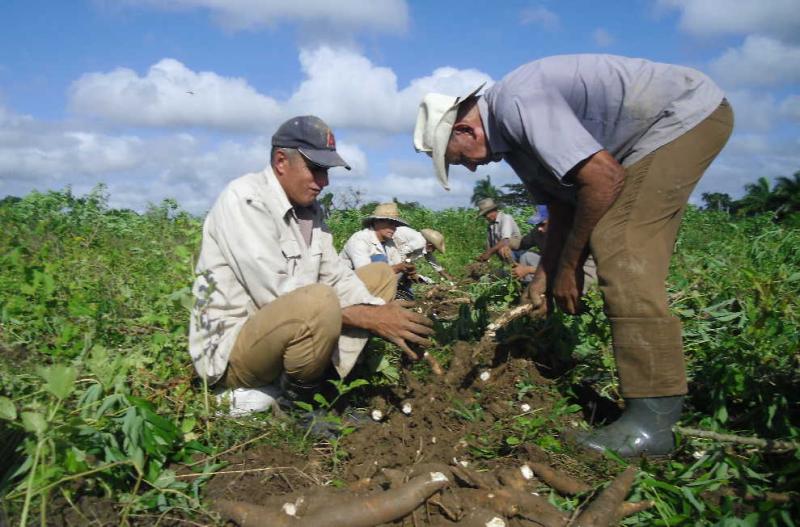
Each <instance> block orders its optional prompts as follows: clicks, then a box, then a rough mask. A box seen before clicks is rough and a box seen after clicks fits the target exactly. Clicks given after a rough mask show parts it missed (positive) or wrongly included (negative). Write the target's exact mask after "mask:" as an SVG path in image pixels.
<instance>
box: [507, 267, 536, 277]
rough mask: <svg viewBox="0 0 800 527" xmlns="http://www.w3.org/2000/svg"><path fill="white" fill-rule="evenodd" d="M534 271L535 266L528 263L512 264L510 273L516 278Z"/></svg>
mask: <svg viewBox="0 0 800 527" xmlns="http://www.w3.org/2000/svg"><path fill="white" fill-rule="evenodd" d="M535 272H536V268H535V267H532V266H530V265H522V264H513V265H512V267H511V274H513V275H514V277H515V278H517V279H518V280H522V279H524V278H525V277H526V276H528V275H529V274H533V273H535Z"/></svg>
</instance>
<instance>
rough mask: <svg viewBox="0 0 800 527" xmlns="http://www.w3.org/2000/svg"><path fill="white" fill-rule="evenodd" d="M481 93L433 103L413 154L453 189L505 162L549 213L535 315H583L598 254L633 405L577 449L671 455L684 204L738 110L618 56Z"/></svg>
mask: <svg viewBox="0 0 800 527" xmlns="http://www.w3.org/2000/svg"><path fill="white" fill-rule="evenodd" d="M481 88H482V86H479V87H477V88H476V89H474V90H472V91H470V92H469V93H467V94H466V95H465V96H464V97H452V96H446V95H441V94H428V95H426V96H425V97H424V98H423V100H422V103H421V104H420V107H419V113H418V117H417V125H416V128H415V130H414V146H415V148H416V149H417V151H419V152H425V153H427V154H428V155H430V156H431V157H432V159H433V166H434V171H435V173H436V176H437V177H438V179H439V181H440V182H441V184H442V185H443V186H444V187H445V188H448V167H449V166H450V165H462V166H465V167H466V168H467V169H468V170H470V171H473V172H474V171H475V170H476V169H477V167H478V166H480V165H483V164H486V163H489V162H491V161H500V160H505V161H506V162H507V163H508V164H509V165H510V166H511V168H512V169H513V170H514V171H515V172H516V173H517V175H518V176H519V177H520V179H521V180H522V182H523V183H524V184H525V187H526V188H527V190H528V191H529V192H530V193H531V194H532V195H533V197H534V199H535V201H536V202H537V203H541V204H547V205H548V207H549V211H550V221H549V225H548V236H547V243H546V246H545V248H544V252H543V254H542V261H541V264H540V265H539V266H538V268H537V271H536V273H535V275H534V278H533V280H531V283H530V285H529V286H528V287H527V290H526V295H525V296H526V298H527V300H528V301H529V302H530V303H532V304H533V306H534V313H535V314H536V315H546V314H547V313H548V312H549V311H550V309H551V303H552V302H553V301H554V302H555V304H557V305H558V306H559V307H560V308H561V309H562V310H563V311H565V312H567V313H575V312H577V309H578V306H579V301H578V299H579V296H580V294H581V290H582V284H581V280H582V277H583V272H582V267H583V262H584V261H585V259H586V257H587V256H588V254H589V252H590V251H591V253H592V254H593V255H594V257H595V261H596V262H597V272H598V275H599V280H600V288H601V290H602V292H603V295H604V301H605V311H606V313H607V315H608V317H609V320H610V323H611V331H612V335H613V347H614V353H615V357H616V362H617V371H618V373H619V379H620V390H621V393H622V395H623V397H624V398H625V404H626V407H625V411H624V413H623V415H622V417H621V418H620V419H619V420H617V421H616V422H614V423H612V424H611V425H609V426H606V427H603V428H599V429H597V430H595V431H594V432H592V433H591V434H588V435H584V436H583V437H581V439H580V443H581V444H582V445H583V446H585V447H587V448H591V449H594V450H598V451H603V450H605V449H610V450H614V451H616V452H618V453H619V454H621V455H623V456H626V457H635V456H638V455H641V454H653V455H659V454H666V453H669V452H670V451H672V449H673V448H674V438H673V435H672V427H673V425H674V424H675V423H676V422H677V421H678V419H679V418H680V415H681V410H682V406H683V397H684V394H686V392H687V382H686V372H685V366H684V360H683V346H682V342H681V323H680V321H679V320H678V319H677V318H676V317H675V316H674V315H673V314H672V313H671V312H670V310H669V306H668V303H667V295H666V288H665V281H666V278H667V271H668V269H669V261H670V257H671V254H672V251H673V247H674V243H675V239H676V235H677V232H678V228H679V226H680V221H681V217H682V215H683V212H684V210H685V208H686V204H687V201H688V199H689V196H690V194H691V192H692V190H693V189H694V187H695V185H696V184H697V182H698V180H699V179H700V177H701V176H702V175H703V173H704V172H705V170H706V169H707V168H708V166H709V164H710V163H711V162H712V160H713V159H714V158H715V157H716V155H717V154H718V153H719V152H720V150H721V149H722V147H723V146H724V145H725V143H726V142H727V139H728V137H729V136H730V133H731V130H732V127H733V113H732V110H731V108H730V105H729V104H728V102H727V101H726V100H725V98H724V94H723V92H722V90H720V89H719V87H717V85H716V84H714V82H713V81H711V80H710V79H709V78H708V77H707V76H705V75H704V74H702V73H700V72H699V71H696V70H693V69H690V68H686V67H682V66H675V65H670V64H661V63H656V62H650V61H647V60H643V59H633V58H627V57H618V56H613V55H588V54H587V55H562V56H556V57H547V58H543V59H540V60H537V61H534V62H531V63H529V64H525V65H523V66H521V67H519V68H517V69H516V70H514V71H513V72H511V73H510V74H508V75H507V76H506V77H505V78H503V79H502V80H501V81H499V82H497V83H495V84H494V85H493V86H491V87H489V88H488V89H487V90H486V91H485V93H483V94H482V95H478V92H479V90H480V89H481Z"/></svg>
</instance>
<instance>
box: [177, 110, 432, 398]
mask: <svg viewBox="0 0 800 527" xmlns="http://www.w3.org/2000/svg"><path fill="white" fill-rule="evenodd" d="M337 166H341V167H345V168H348V169H349V168H350V167H349V166H348V165H347V163H345V161H344V160H343V159H342V158H341V157H340V156H339V154H338V153H337V152H336V142H335V139H334V135H333V132H332V131H331V129H330V128H329V127H328V126H327V125H326V124H325V123H324V122H323V121H322V120H320V119H319V118H317V117H313V116H301V117H294V118H292V119H289V120H288V121H287V122H285V123H284V124H282V125H281V126H280V128H279V129H278V130H277V131H276V132H275V135H273V136H272V151H271V155H270V164H269V166H267V167H266V168H265V169H264V170H262V171H260V172H254V173H250V174H246V175H244V176H242V177H240V178H238V179H236V180H234V181H232V182H231V183H230V184H229V185H228V186H227V187H226V188H225V190H224V191H223V192H222V194H221V195H220V196H219V198H218V199H217V201H216V203H215V204H214V206H213V207H212V209H211V211H210V212H209V214H208V217H207V218H206V220H205V224H204V226H203V242H202V248H201V251H200V257H199V260H198V263H197V278H196V280H195V284H194V294H195V296H196V298H197V301H196V305H195V307H194V310H193V313H192V320H191V326H190V336H189V339H190V340H189V345H190V353H191V356H192V361H193V363H194V366H195V369H196V370H197V373H198V375H200V377H201V378H203V379H204V380H205V381H206V382H208V384H209V385H213V386H215V387H218V388H222V389H229V390H231V391H232V396H233V397H232V408H231V410H232V412H234V413H243V412H246V411H254V410H263V409H265V408H267V407H269V406H271V404H272V403H273V402H274V400H273V398H272V395H273V394H274V391H270V389H269V388H270V386H272V387H275V385H278V386H279V387H280V389H281V390H282V392H283V395H284V396H286V397H287V398H288V399H290V400H291V399H304V400H306V399H311V398H312V397H313V395H314V393H315V392H316V391H317V387H318V384H319V382H320V380H321V378H322V377H323V374H324V373H325V370H326V369H327V368H328V365H329V364H330V363H331V361H332V362H333V365H334V366H335V368H336V370H337V372H338V373H339V375H340V376H342V377H344V376H346V375H347V374H348V373H349V372H350V370H351V369H352V367H353V365H354V363H355V361H356V358H357V357H358V355H359V353H360V352H361V350H362V348H363V346H364V344H365V343H366V338H367V336H368V335H369V333H373V334H376V335H378V336H381V337H383V338H385V339H387V340H389V341H391V342H393V343H395V344H396V345H397V346H399V347H400V348H402V349H403V350H404V351H405V352H406V353H407V354H409V355H410V356H412V357H413V356H415V354H414V353H413V352H412V351H411V349H410V348H409V346H408V344H409V343H414V344H419V345H423V346H424V345H426V344H427V339H426V338H425V337H426V336H427V335H429V334H430V333H431V329H430V325H431V322H430V321H429V320H428V319H427V318H425V317H423V316H421V315H418V314H416V313H413V312H412V311H409V310H406V309H404V308H403V307H401V305H399V304H398V303H395V302H392V299H393V298H394V295H395V289H396V287H397V285H396V284H397V281H396V279H395V276H394V273H393V272H392V269H391V268H390V267H389V266H388V265H387V264H385V263H376V264H373V265H370V266H366V267H364V268H363V269H362V270H359V272H358V273H355V272H353V270H351V269H349V268H348V267H347V266H346V265H344V264H343V262H342V261H341V260H340V259H339V256H338V255H337V254H336V251H335V249H334V246H333V241H332V236H331V234H330V233H329V232H328V229H327V226H326V225H325V224H324V223H323V221H322V212H321V210H320V207H319V204H318V203H317V201H316V198H317V196H318V195H319V193H320V191H321V190H322V189H323V188H324V187H325V186H327V185H328V169H329V168H331V167H337ZM276 381H279V382H276Z"/></svg>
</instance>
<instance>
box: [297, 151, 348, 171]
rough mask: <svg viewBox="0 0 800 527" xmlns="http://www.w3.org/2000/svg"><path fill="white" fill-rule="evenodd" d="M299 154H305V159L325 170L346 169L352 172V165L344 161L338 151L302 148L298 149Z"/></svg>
mask: <svg viewBox="0 0 800 527" xmlns="http://www.w3.org/2000/svg"><path fill="white" fill-rule="evenodd" d="M297 150H298V152H300V153H301V154H303V157H305V158H306V159H308V160H309V161H311V162H312V163H314V164H315V165H319V166H321V167H325V168H333V167H344V168H346V169H347V170H350V165H348V164H347V162H346V161H345V160H344V159H342V156H340V155H339V154H338V153H337V152H336V150H312V149H310V148H305V147H301V148H298V149H297Z"/></svg>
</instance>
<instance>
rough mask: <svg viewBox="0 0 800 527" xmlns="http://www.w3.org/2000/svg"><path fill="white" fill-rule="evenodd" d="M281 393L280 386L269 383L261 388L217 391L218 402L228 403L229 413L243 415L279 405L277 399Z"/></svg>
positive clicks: (232, 415) (235, 415)
mask: <svg viewBox="0 0 800 527" xmlns="http://www.w3.org/2000/svg"><path fill="white" fill-rule="evenodd" d="M279 394H280V388H278V386H276V385H272V384H268V385H266V386H261V387H259V388H236V389H234V390H231V389H223V390H220V391H219V392H217V393H216V394H215V395H216V398H217V404H219V405H220V406H223V407H224V406H225V405H226V404H227V405H228V415H230V416H231V417H242V416H244V415H249V414H251V413H253V412H265V411H267V410H269V409H270V408H272V407H276V406H277V404H278V403H277V401H276V400H275V399H276V398H277V397H278V395H279Z"/></svg>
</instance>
